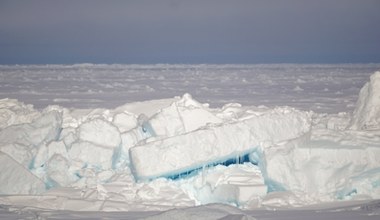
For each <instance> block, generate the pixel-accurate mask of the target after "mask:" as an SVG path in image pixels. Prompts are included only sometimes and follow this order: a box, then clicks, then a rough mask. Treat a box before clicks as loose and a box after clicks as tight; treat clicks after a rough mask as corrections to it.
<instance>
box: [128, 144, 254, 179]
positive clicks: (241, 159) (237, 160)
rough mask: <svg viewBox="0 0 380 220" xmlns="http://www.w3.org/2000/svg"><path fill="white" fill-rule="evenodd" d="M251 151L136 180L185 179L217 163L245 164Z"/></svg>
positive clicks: (227, 164) (248, 160)
mask: <svg viewBox="0 0 380 220" xmlns="http://www.w3.org/2000/svg"><path fill="white" fill-rule="evenodd" d="M251 152H252V150H251V151H248V152H247V151H246V152H243V153H240V154H236V155H233V156H229V157H226V158H223V159H220V160H217V161H214V162H209V163H205V164H203V165H202V166H198V167H192V168H189V169H187V170H181V171H175V172H171V173H169V174H164V175H161V176H157V177H145V178H144V177H139V178H136V180H148V181H149V180H153V179H156V178H160V177H164V178H167V179H171V180H179V179H185V178H189V177H192V176H195V175H197V174H199V172H200V171H204V170H205V169H207V168H210V167H215V166H217V165H224V166H229V165H232V164H243V163H246V162H250V158H249V155H250V153H251ZM131 168H132V170H133V167H131Z"/></svg>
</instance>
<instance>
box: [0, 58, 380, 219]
mask: <svg viewBox="0 0 380 220" xmlns="http://www.w3.org/2000/svg"><path fill="white" fill-rule="evenodd" d="M379 70H380V64H376V63H374V64H260V65H259V64H257V65H210V64H200V65H179V64H178V65H169V64H156V65H120V64H114V65H103V64H77V65H10V66H7V65H0V99H3V103H7V101H4V100H5V99H17V100H18V101H20V102H23V103H25V104H31V105H33V107H34V109H35V111H38V112H43V113H42V114H45V113H44V111H45V110H44V109H61V108H64V109H68V110H67V111H70V114H72V116H70V117H72V118H75V117H78V118H79V116H78V115H80V116H81V117H84V116H86V117H84V118H85V119H86V120H88V119H89V118H91V117H93V116H94V115H95V116H97V114H100V115H102V117H103V116H104V117H106V116H107V117H108V116H109V115H111V116H112V117H113V116H114V115H112V114H115V115H116V113H117V109H123V110H125V109H128V110H131V112H134V111H138V110H139V109H141V108H142V109H144V108H145V109H144V111H145V113H146V114H147V115H148V117H150V116H151V115H153V114H154V112H150V111H149V109H153V110H159V109H161V108H162V107H163V106H165V104H166V103H167V102H171V101H173V100H180V99H181V97H182V96H183V95H184V94H187V93H189V94H191V96H192V99H194V100H197V101H198V102H200V103H208V104H209V106H207V105H205V106H207V109H208V108H209V107H210V109H222V108H223V106H226V105H227V104H228V106H232V107H236V106H239V108H243V107H244V106H247V107H248V106H249V108H250V109H256V108H258V109H260V111H264V110H262V109H265V111H267V110H268V109H269V110H270V109H275V108H277V107H283V106H288V107H289V109H290V108H291V109H292V108H295V109H298V110H300V111H305V112H309V113H308V114H314V116H313V122H312V125H313V126H314V128H315V129H314V130H313V132H312V134H311V140H312V144H313V146H317V148H318V147H319V148H321V145H322V144H326V143H328V144H329V143H330V142H331V143H335V142H334V141H336V143H339V146H343V147H344V148H345V149H346V150H347V149H351V148H355V149H357V148H360V147H358V145H360V144H363V143H364V144H367V147H365V148H370V149H375V148H380V144H379V143H378V140H380V132H378V131H377V130H375V131H372V130H371V131H357V132H356V131H355V132H354V133H352V132H351V131H349V132H346V131H345V130H344V129H343V127H345V126H347V123H348V120H349V118H350V117H351V116H352V113H353V111H354V109H355V107H356V103H357V100H358V98H359V92H360V90H361V88H362V87H363V86H364V85H365V83H366V82H368V81H369V80H370V76H371V75H372V74H373V73H374V72H375V71H379ZM374 85H377V84H374ZM173 98H174V99H173ZM183 99H185V98H183ZM157 100H161V101H157ZM185 101H188V100H186V99H185ZM190 101H191V100H190ZM12 103H13V102H12ZM231 103H239V104H240V105H236V104H231ZM12 105H13V104H12ZM4 106H5V107H4ZM9 106H10V105H9ZM48 106H50V107H48ZM136 106H137V107H136ZM152 106H153V107H152ZM241 106H243V107H241ZM264 106H265V107H264ZM0 107H2V108H8V107H7V105H5V104H4V105H3V106H0ZM134 107H136V108H134ZM288 107H287V108H285V109H284V110H282V111H283V112H284V114H286V113H287V111H288ZM29 108H31V106H29V107H28V109H29ZM9 109H11V108H10V107H9ZM84 109H86V110H84ZM104 109H111V113H109V111H107V110H104ZM112 109H113V110H114V112H115V113H112ZM147 109H148V110H147ZM153 110H151V111H153ZM186 110H188V109H186ZM269 110H268V111H269ZM7 111H8V110H7ZM7 111H4V112H5V113H6V114H8V113H7ZM23 111H24V110H23ZM25 111H26V110H25ZM28 111H29V110H28ZM49 111H50V110H49ZM62 111H64V112H65V111H66V110H62ZM210 111H211V110H210ZM291 111H293V110H291ZM78 112H79V113H78ZM211 112H213V113H214V112H217V113H219V114H221V111H219V110H212V111H211ZM247 112H248V113H249V111H247ZM247 112H244V114H248V113H247ZM5 113H4V114H3V115H2V116H4V115H5V116H4V117H7V116H6V114H5ZM149 113H151V114H149ZM34 114H40V113H35V112H34V110H33V111H32V112H27V113H24V112H22V114H21V115H20V114H19V112H18V113H17V117H19V119H17V118H16V119H12V120H13V121H20V122H21V121H23V120H26V121H27V119H25V118H26V117H29V116H30V117H32V116H33V117H35V116H34ZM75 114H77V115H75ZM215 114H216V113H215ZM249 114H251V113H249ZM255 114H256V113H255ZM260 114H261V113H260ZM31 115H32V116H31ZM216 115H218V114H216ZM74 116H75V117H74ZM111 116H110V117H111ZM72 118H70V120H71V119H72ZM78 118H75V119H77V121H75V123H77V124H78V125H75V126H77V127H78V126H79V128H76V127H75V126H74V127H75V129H80V125H81V123H83V121H81V120H80V119H78ZM190 119H191V118H190ZM83 120H84V119H83ZM110 120H111V119H110ZM84 121H85V120H84ZM111 121H112V120H111ZM65 122H66V121H65V120H64V123H65ZM7 123H13V122H7ZM66 123H69V122H66ZM70 123H74V120H72V121H71V122H70ZM112 123H113V124H112V125H114V124H117V123H116V122H115V121H112ZM316 124H317V125H316ZM1 125H2V126H3V124H1ZM106 125H107V126H108V124H107V123H106ZM192 126H193V124H192ZM202 126H204V125H202ZM323 126H325V127H326V128H325V127H323ZM1 129H4V130H5V126H3V127H1ZM1 129H0V132H2V131H4V130H1ZM119 129H121V128H119ZM123 129H125V130H127V128H125V127H123ZM210 129H212V126H211V127H210ZM326 132H331V133H326ZM345 132H346V133H345ZM83 133H84V132H82V133H80V132H79V131H78V135H81V134H83ZM110 133H111V132H110ZM189 133H192V131H191V132H189ZM11 134H12V133H11ZM0 135H1V134H0ZM176 135H177V134H176ZM181 135H182V134H181ZM181 135H178V136H181ZM80 138H82V137H80ZM80 138H79V139H80ZM356 139H358V140H356ZM90 142H91V140H90ZM81 143H84V142H81ZM99 143H100V145H101V143H103V142H102V140H99V141H97V144H99ZM347 143H348V144H347ZM296 144H298V142H297V143H296ZM328 144H327V145H328ZM83 146H84V145H83ZM334 147H335V146H333V147H332V148H334ZM322 148H323V147H322ZM329 149H330V148H329ZM330 150H331V149H330ZM334 150H335V149H334ZM104 152H106V153H107V151H104ZM302 152H303V151H301V153H302ZM326 152H327V151H320V152H319V151H318V152H317V153H316V154H318V155H319V156H320V155H322V156H326V155H328V154H334V155H335V154H336V155H338V156H339V152H338V153H336V152H335V151H332V152H327V153H326ZM347 152H348V151H347ZM355 152H356V151H355ZM371 152H378V151H370V153H371ZM370 153H369V154H370ZM37 154H38V153H37ZM343 154H344V155H345V154H346V153H342V155H343ZM347 155H350V156H349V157H347V158H348V159H347V160H349V159H350V158H354V157H353V156H351V153H350V152H348V153H347ZM366 155H367V154H366ZM366 155H365V156H363V157H360V159H361V160H362V161H365V159H363V158H365V157H366ZM0 156H1V155H0ZM377 156H380V155H374V158H376V157H377ZM335 157H337V156H335ZM297 158H298V157H295V156H294V158H293V159H297ZM0 159H1V158H0ZM280 159H281V158H280ZM280 159H279V160H280ZM367 159H368V158H367ZM268 160H269V159H268ZM368 160H369V159H368ZM4 161H6V160H4ZM33 162H34V159H33ZM20 163H21V162H20ZM346 163H347V164H349V163H350V161H346ZM363 163H364V162H363ZM373 163H376V162H373ZM303 165H305V164H301V165H300V166H303ZM308 165H309V164H308ZM322 165H325V164H322ZM289 166H290V165H289ZM363 166H364V165H363V164H359V165H358V166H357V167H363ZM372 166H373V167H375V166H377V165H373V164H372ZM321 167H322V168H323V166H321ZM357 167H355V168H357ZM370 167H371V166H368V169H369V168H370ZM322 168H320V167H318V169H322ZM272 169H275V168H272ZM313 169H314V168H313ZM371 169H372V167H371ZM374 169H375V168H374ZM364 170H365V169H364ZM351 171H352V170H350V171H347V172H348V173H349V172H351ZM370 171H371V172H369V171H368V172H367V171H366V173H365V174H366V175H367V174H368V173H371V174H370V175H372V176H370V177H368V178H369V179H371V181H372V180H374V179H375V181H373V182H372V185H374V183H375V182H376V180H377V179H379V181H380V178H379V176H378V174H376V172H377V171H376V172H375V174H374V175H373V172H374V171H373V170H370ZM33 172H35V173H34V174H36V173H37V174H36V175H38V172H37V171H33ZM215 172H216V171H215ZM226 172H227V171H226ZM239 172H240V171H239ZM326 172H328V171H326ZM344 172H346V170H343V171H342V173H344ZM352 172H353V171H352ZM0 175H1V174H0ZM41 175H42V174H41ZM43 175H45V174H43ZM46 175H47V174H46ZM99 175H100V174H99ZM102 175H103V176H106V175H108V174H107V173H106V172H103V173H102ZM118 175H119V176H118V178H119V179H117V178H113V179H116V180H117V181H115V182H114V183H109V182H106V183H104V182H102V184H103V183H104V184H103V185H102V184H100V185H99V184H98V185H96V186H95V188H94V189H93V188H91V189H85V190H84V189H83V185H80V184H82V183H80V184H79V183H77V185H76V187H72V188H70V187H69V188H62V189H59V188H58V189H57V191H55V192H51V193H50V194H49V193H47V194H45V195H44V196H41V197H38V196H37V197H35V196H25V195H21V194H17V195H0V218H1V219H141V218H148V219H149V218H151V219H338V220H339V219H379V216H380V201H379V200H376V199H373V198H371V197H363V198H357V199H355V200H351V199H350V198H351V194H352V193H353V192H354V191H348V192H344V196H346V197H347V198H346V199H342V201H329V202H327V201H328V200H325V199H324V198H322V197H321V203H316V202H315V201H317V200H318V199H315V198H306V197H305V198H303V200H300V201H298V200H297V201H296V202H294V201H293V200H292V198H291V199H289V200H286V199H282V197H281V196H279V197H275V198H272V199H271V198H268V197H265V198H266V200H265V199H263V201H266V202H267V204H269V205H267V206H265V205H259V206H256V205H255V204H254V202H252V201H250V202H251V203H250V204H251V205H250V206H249V207H252V208H249V207H248V206H247V207H248V208H247V207H245V208H243V209H239V208H237V207H233V206H228V205H226V204H219V203H218V204H213V203H211V204H208V205H206V204H203V203H202V201H203V200H202V199H199V198H198V197H197V198H196V199H195V200H197V199H198V200H199V201H201V204H196V205H201V206H196V207H192V206H189V205H188V204H192V203H191V201H190V200H189V198H190V199H192V197H191V196H190V197H189V198H188V197H186V196H188V195H183V194H181V193H178V190H177V188H176V187H178V186H177V185H175V184H172V182H170V181H169V182H159V181H160V180H158V182H157V184H158V185H159V184H161V185H160V187H161V188H159V187H158V188H155V187H156V186H152V184H150V185H149V184H146V185H141V184H140V185H138V186H135V185H134V186H133V187H134V190H135V191H130V192H129V191H128V190H125V187H126V186H123V187H124V188H123V190H124V191H120V192H119V191H115V190H119V189H121V188H122V187H121V186H119V185H117V184H119V182H118V181H124V180H126V181H127V182H128V181H131V180H130V177H129V176H131V175H130V173H129V176H127V177H125V176H123V175H122V174H118ZM368 175H369V174H368ZM0 177H1V176H0ZM99 178H100V177H99ZM102 178H105V177H102ZM194 178H195V180H194V183H196V181H197V180H196V178H197V177H194ZM284 178H285V177H284ZM376 178H377V179H376ZM0 179H1V178H0ZM88 179H89V178H88ZM110 179H112V178H110ZM327 179H328V178H327V177H326V183H330V182H328V181H327ZM107 181H108V180H107ZM210 181H211V182H212V181H213V180H210ZM287 181H289V184H293V183H294V184H296V183H299V182H297V181H299V180H297V178H295V179H294V180H288V179H287ZM322 182H323V181H322ZM301 183H302V181H301ZM334 183H335V182H334ZM336 183H339V181H338V180H337V182H336ZM78 184H79V185H78ZM107 184H108V185H107ZM112 184H113V185H112ZM128 184H129V185H131V184H135V183H131V182H128ZM128 184H127V185H128ZM157 184H156V185H157ZM186 184H188V183H184V184H182V185H186ZM211 184H212V183H211ZM321 184H322V183H321ZM339 184H340V183H339ZM360 184H361V182H360ZM129 185H128V186H129ZM153 185H154V184H153ZM216 186H217V184H216V185H215V187H216ZM0 187H1V186H0ZM81 187H82V188H81ZM107 187H109V188H107ZM181 187H183V186H181ZM186 187H187V186H186ZM186 187H185V188H186ZM322 188H323V189H325V188H326V190H328V187H327V186H326V187H325V188H324V186H323V187H322ZM374 188H375V186H374ZM366 189H367V188H366ZM81 190H82V191H81ZM86 190H87V191H86ZM107 190H108V192H107ZM157 190H158V192H157ZM160 190H161V191H160ZM355 190H356V189H355ZM358 190H359V189H358ZM377 190H378V188H377ZM127 191H128V192H127ZM138 192H140V194H141V195H140V196H141V198H140V200H136V199H135V198H134V200H133V199H132V200H130V201H129V202H126V203H125V206H130V207H132V208H128V207H123V205H122V204H123V203H122V202H120V201H123V199H125V198H129V197H128V196H131V195H130V194H131V193H138ZM173 192H174V193H178V194H175V195H173V194H172V193H173ZM366 192H367V191H366ZM117 193H120V194H121V195H122V196H124V197H125V198H124V197H123V199H122V200H120V199H119V198H118V197H117V196H118V195H115V194H117ZM155 193H156V194H155ZM323 193H325V191H323ZM355 193H356V191H355ZM355 193H353V194H355ZM376 193H378V192H376ZM83 194H85V196H83ZM185 194H186V193H185ZM369 194H371V193H369ZM318 195H320V194H318ZM321 195H322V194H321ZM323 195H324V194H323ZM376 195H377V194H376ZM196 196H197V195H195V197H196ZM259 196H262V195H259ZM286 196H288V195H285V197H286ZM172 197H173V198H174V197H175V199H173V201H180V204H178V206H177V207H176V206H174V205H173V206H172V208H176V209H171V208H170V207H171V205H170V204H171V203H170V200H171V199H172ZM285 197H284V198H285ZM109 198H111V199H109ZM115 198H116V199H115ZM260 198H262V197H260ZM144 199H145V200H146V201H145V200H144ZM66 200H67V201H68V202H66ZM148 200H149V201H148ZM198 200H197V201H198ZM160 201H163V203H162V204H160ZM260 201H261V200H260ZM284 201H285V202H284ZM113 202H114V203H113ZM181 202H183V203H181ZM214 202H215V201H214ZM287 202H289V204H287ZM292 202H294V203H292ZM173 203H174V202H173ZM264 203H265V202H264ZM264 203H263V204H264ZM300 203H304V204H303V205H304V206H303V205H302V204H300ZM62 204H65V206H64V205H62ZM274 204H275V205H274ZM277 204H282V205H281V206H276V205H277ZM294 204H296V205H295V206H294ZM107 205H109V206H108V207H109V209H106V208H104V207H107ZM161 205H162V206H161ZM86 207H88V208H86ZM98 207H101V208H98ZM152 207H153V208H152ZM111 208H112V209H111ZM78 210H82V211H78ZM83 210H85V211H83ZM118 210H121V211H118Z"/></svg>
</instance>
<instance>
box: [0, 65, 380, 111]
mask: <svg viewBox="0 0 380 220" xmlns="http://www.w3.org/2000/svg"><path fill="white" fill-rule="evenodd" d="M379 69H380V64H318V65H317V64H302V65H301V64H264V65H206V64H205V65H166V64H157V65H116V64H115V65H94V64H78V65H35V66H33V65H27V66H17V65H13V66H0V78H1V81H0V97H1V98H15V99H18V100H20V101H23V102H25V103H27V104H33V105H34V106H35V107H36V108H40V109H41V108H44V107H46V106H47V105H52V104H57V105H61V106H64V107H74V108H115V107H117V106H120V105H123V104H125V103H130V102H135V101H145V100H153V99H163V98H172V97H175V96H181V95H183V94H184V93H190V94H192V96H193V97H194V98H195V99H196V100H198V101H200V102H206V103H209V104H211V106H212V107H221V106H222V105H224V104H227V103H240V104H242V105H255V106H259V105H266V106H268V107H274V106H283V105H288V106H293V107H296V108H301V109H304V110H313V111H316V112H321V113H337V112H339V111H344V112H346V111H352V110H353V109H354V106H355V103H356V99H357V97H358V94H359V90H360V88H361V87H362V86H363V85H364V83H365V82H367V81H368V79H369V76H370V75H371V74H372V73H374V72H375V71H376V70H379Z"/></svg>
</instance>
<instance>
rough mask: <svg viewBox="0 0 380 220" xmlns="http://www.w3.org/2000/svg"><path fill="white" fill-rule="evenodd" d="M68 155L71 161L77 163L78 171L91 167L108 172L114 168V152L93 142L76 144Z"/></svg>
mask: <svg viewBox="0 0 380 220" xmlns="http://www.w3.org/2000/svg"><path fill="white" fill-rule="evenodd" d="M68 154H69V157H70V158H71V160H73V161H74V162H75V164H76V166H77V167H76V168H77V169H82V168H84V167H90V168H95V169H99V170H107V169H111V167H112V162H113V155H114V150H113V149H111V148H108V147H103V146H99V145H96V144H93V143H91V142H86V141H81V142H76V143H74V144H73V145H72V146H71V149H70V150H69V152H68Z"/></svg>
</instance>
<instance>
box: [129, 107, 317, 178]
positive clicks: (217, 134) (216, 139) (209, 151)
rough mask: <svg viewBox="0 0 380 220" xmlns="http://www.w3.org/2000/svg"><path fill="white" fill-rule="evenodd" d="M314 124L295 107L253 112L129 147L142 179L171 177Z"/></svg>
mask: <svg viewBox="0 0 380 220" xmlns="http://www.w3.org/2000/svg"><path fill="white" fill-rule="evenodd" d="M188 117H191V115H190V114H189V115H188ZM310 126H311V119H310V114H309V113H307V112H303V111H299V110H296V109H293V108H288V107H282V108H275V109H272V110H266V111H260V112H250V114H247V115H245V116H244V117H240V118H238V119H237V120H230V121H229V122H225V123H221V124H208V125H207V126H204V127H201V128H199V129H197V130H195V131H192V132H188V133H184V134H181V135H177V136H173V137H168V138H164V139H159V140H154V138H153V140H149V141H148V142H147V143H145V144H141V145H137V146H134V147H132V148H131V149H130V150H129V154H130V160H131V166H132V170H133V173H134V175H135V177H136V179H138V180H149V179H154V178H157V177H170V176H173V175H178V174H181V173H186V172H190V171H192V170H196V169H200V168H202V167H204V166H207V165H209V164H215V163H216V164H217V163H221V162H224V161H227V160H229V159H231V158H236V157H240V156H244V155H247V154H249V153H251V152H253V151H255V150H256V149H257V148H258V147H260V148H263V147H267V146H271V145H274V144H276V143H280V142H283V141H288V140H291V139H294V138H297V137H300V136H302V135H304V134H305V133H307V132H309V131H310Z"/></svg>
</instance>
